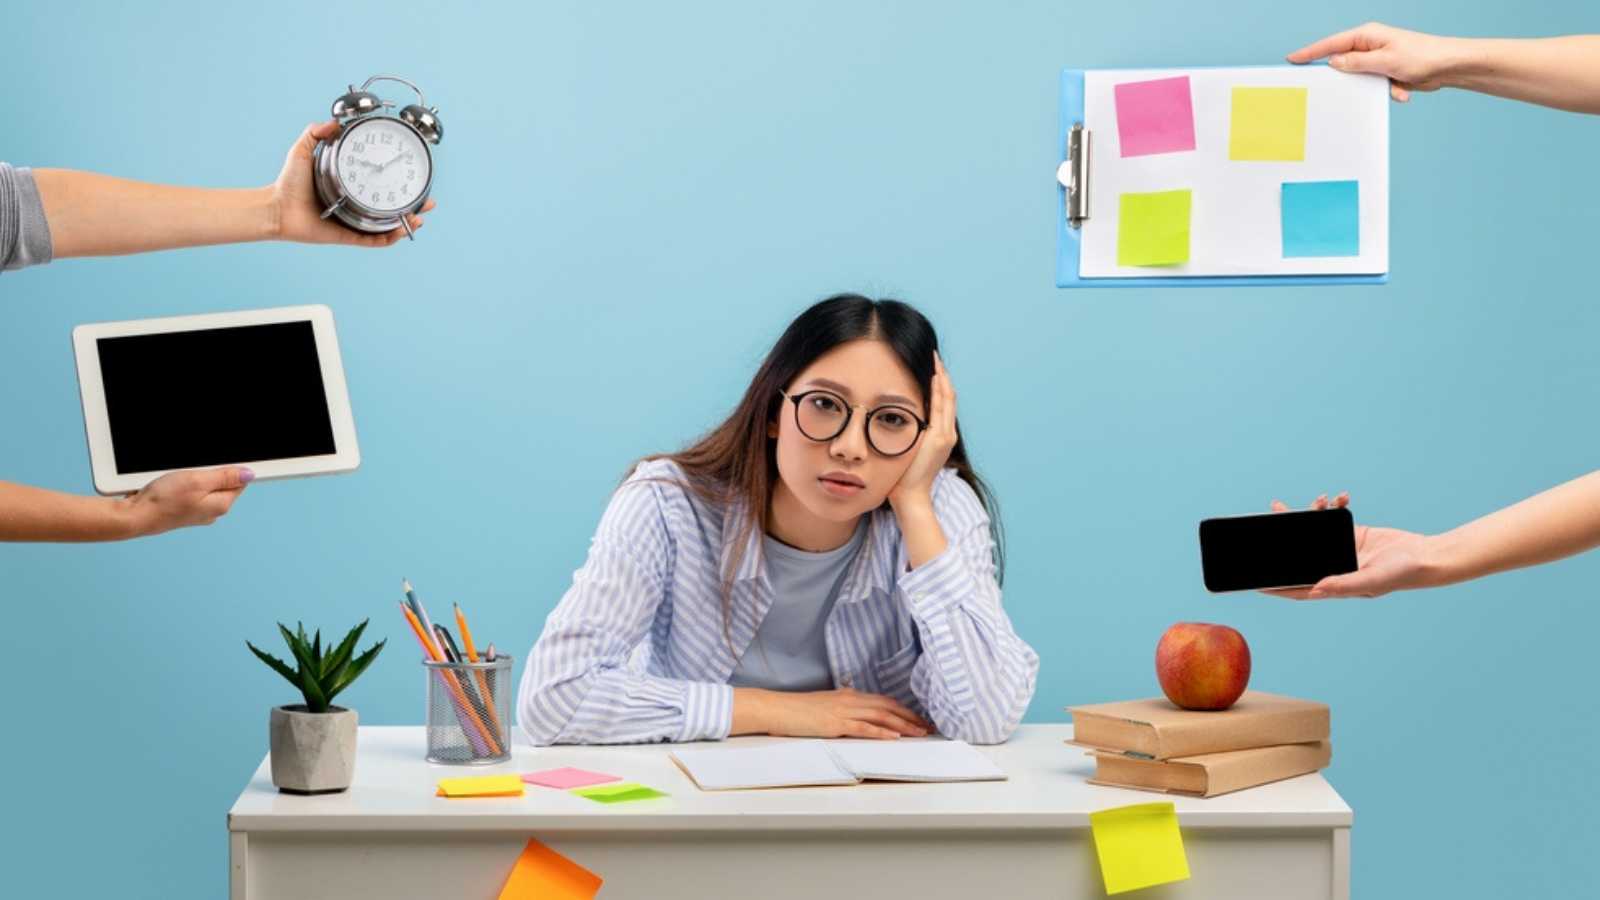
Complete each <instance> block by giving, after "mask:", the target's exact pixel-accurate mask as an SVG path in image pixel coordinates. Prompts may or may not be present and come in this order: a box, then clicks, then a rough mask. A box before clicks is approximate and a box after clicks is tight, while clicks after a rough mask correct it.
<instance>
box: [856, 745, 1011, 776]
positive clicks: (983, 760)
mask: <svg viewBox="0 0 1600 900" xmlns="http://www.w3.org/2000/svg"><path fill="white" fill-rule="evenodd" d="M828 749H829V750H831V751H833V755H834V756H836V757H838V759H839V762H840V763H842V764H843V765H844V767H845V768H846V769H849V770H850V771H851V772H854V773H855V774H856V775H857V776H859V777H860V778H862V779H863V780H877V781H999V780H1003V779H1004V778H1005V777H1006V773H1005V772H1002V771H1001V770H1000V767H999V766H997V765H995V764H994V762H993V761H992V760H990V759H989V757H987V756H984V755H983V754H982V753H980V752H978V751H977V750H975V749H973V747H972V745H970V744H968V743H967V742H966V741H945V740H907V739H901V740H898V741H830V742H828Z"/></svg>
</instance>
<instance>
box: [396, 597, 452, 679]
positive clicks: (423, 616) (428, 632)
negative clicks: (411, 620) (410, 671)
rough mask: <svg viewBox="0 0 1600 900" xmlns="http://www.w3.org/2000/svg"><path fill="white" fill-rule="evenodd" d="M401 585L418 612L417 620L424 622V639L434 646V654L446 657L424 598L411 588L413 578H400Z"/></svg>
mask: <svg viewBox="0 0 1600 900" xmlns="http://www.w3.org/2000/svg"><path fill="white" fill-rule="evenodd" d="M400 587H401V588H402V589H403V590H404V591H405V592H406V602H407V603H409V604H411V611H412V612H414V613H416V614H417V621H419V622H421V623H422V635H423V640H424V641H426V642H427V644H428V646H430V647H432V648H433V654H434V656H435V657H436V658H438V659H439V660H441V661H442V660H443V659H444V648H443V647H441V646H439V642H438V641H437V640H435V639H434V637H433V622H432V620H430V619H429V618H428V611H427V609H425V608H423V606H422V598H420V597H418V596H417V594H416V591H413V590H412V589H411V579H409V578H402V579H400Z"/></svg>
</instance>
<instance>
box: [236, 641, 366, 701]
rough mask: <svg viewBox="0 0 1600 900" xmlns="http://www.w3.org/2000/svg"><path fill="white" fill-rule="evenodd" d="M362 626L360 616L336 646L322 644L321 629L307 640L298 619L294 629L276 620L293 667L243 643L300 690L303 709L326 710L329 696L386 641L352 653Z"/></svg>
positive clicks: (358, 672) (348, 681) (353, 677)
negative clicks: (359, 622)
mask: <svg viewBox="0 0 1600 900" xmlns="http://www.w3.org/2000/svg"><path fill="white" fill-rule="evenodd" d="M366 628H367V620H363V621H362V622H361V624H360V625H357V626H356V627H354V628H352V629H350V633H349V634H347V635H345V636H344V640H342V641H340V642H339V645H338V646H337V647H335V646H334V645H332V644H329V645H328V646H327V647H326V648H324V647H323V646H322V629H320V628H319V629H317V632H316V634H315V635H314V636H313V637H311V638H310V639H309V640H308V639H307V638H306V628H305V626H304V625H302V624H301V623H299V622H296V623H295V630H294V631H290V630H289V629H288V628H286V627H284V625H283V623H282V622H279V623H278V631H279V632H281V633H282V634H283V640H284V643H286V644H288V645H289V650H290V652H292V653H293V654H294V659H295V663H296V668H290V667H289V664H288V663H286V662H284V661H283V660H281V659H278V658H277V657H275V656H273V655H272V654H270V653H265V652H263V651H262V650H260V649H259V648H257V647H256V645H255V644H252V643H250V642H249V641H245V642H244V645H245V646H246V647H249V648H250V652H251V653H254V654H255V655H256V657H257V658H258V659H260V660H261V661H262V662H264V663H266V664H267V665H268V666H271V667H272V670H273V671H274V672H277V673H278V674H279V675H282V676H283V677H284V678H286V679H288V680H289V683H290V684H292V685H294V686H295V688H296V689H298V690H299V691H300V693H301V694H302V695H303V696H304V697H305V698H306V711H308V712H314V713H320V712H327V711H328V707H329V705H330V704H332V703H333V698H334V697H336V696H338V694H339V692H340V691H342V690H344V689H345V688H347V687H349V686H350V684H351V682H354V681H355V680H356V679H357V678H359V677H361V673H362V672H365V671H366V670H367V667H368V666H370V665H372V661H373V660H375V659H377V658H378V651H380V650H382V649H383V645H384V644H386V643H388V641H379V642H378V643H376V644H374V645H372V646H371V647H369V648H368V649H367V650H366V652H364V653H362V654H361V655H360V656H353V654H354V653H355V649H356V641H359V640H360V639H361V632H363V631H365V630H366ZM324 649H326V650H327V651H328V652H327V653H326V654H324V652H323V651H324Z"/></svg>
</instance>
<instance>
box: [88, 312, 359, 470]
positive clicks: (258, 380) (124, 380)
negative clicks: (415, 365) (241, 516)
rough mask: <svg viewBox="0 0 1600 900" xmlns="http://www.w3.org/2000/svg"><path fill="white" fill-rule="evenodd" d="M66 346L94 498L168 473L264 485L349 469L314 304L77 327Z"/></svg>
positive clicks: (339, 366) (346, 436)
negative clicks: (79, 399) (219, 470)
mask: <svg viewBox="0 0 1600 900" xmlns="http://www.w3.org/2000/svg"><path fill="white" fill-rule="evenodd" d="M72 347H73V350H74V352H75V353H76V354H77V358H78V390H79V392H80V393H81V394H82V395H83V421H84V429H85V431H86V432H87V433H88V438H89V461H90V464H91V465H92V466H93V468H94V487H95V490H96V491H99V492H100V493H102V494H127V493H132V492H133V491H137V490H140V489H141V488H143V487H144V486H145V485H147V484H149V483H150V482H152V481H154V480H155V479H157V478H159V477H160V476H162V475H164V474H166V473H168V472H172V471H175V470H178V469H203V468H211V467H213V466H231V465H243V466H249V467H250V469H251V470H252V471H254V472H255V474H256V477H257V478H258V479H266V478H290V477H294V476H300V475H324V474H329V473H334V472H349V471H352V470H354V469H355V468H356V467H357V466H359V465H360V464H361V451H360V449H359V448H358V447H357V445H356V425H355V420H354V419H353V418H351V415H350V395H349V392H348V391H347V390H346V388H345V379H344V364H343V363H342V362H341V361H340V359H339V340H338V337H337V336H336V335H335V334H334V330H333V311H332V310H330V309H328V307H326V306H286V307H282V308H280V309H258V310H249V311H246V312H231V313H217V314H213V315H203V316H173V317H171V318H165V319H140V320H137V321H132V322H104V323H100V324H98V325H79V326H78V327H77V328H74V329H73V330H72Z"/></svg>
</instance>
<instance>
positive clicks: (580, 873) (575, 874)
mask: <svg viewBox="0 0 1600 900" xmlns="http://www.w3.org/2000/svg"><path fill="white" fill-rule="evenodd" d="M603 881H604V879H602V878H601V877H600V876H599V875H596V874H595V873H593V872H591V871H589V870H588V869H585V868H584V867H583V866H580V865H578V864H577V863H575V862H573V861H572V860H570V859H567V858H566V857H565V856H562V855H561V854H559V853H557V852H555V851H554V850H551V849H550V848H549V847H546V846H545V845H543V844H541V843H539V842H538V841H537V840H535V839H533V838H529V839H528V845H527V846H526V847H523V848H522V855H521V856H519V857H517V865H516V867H515V868H513V869H512V870H511V877H509V878H507V879H506V884H505V887H502V888H501V889H500V900H591V898H593V897H594V895H595V894H597V893H599V892H600V885H601V883H602V882H603Z"/></svg>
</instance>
